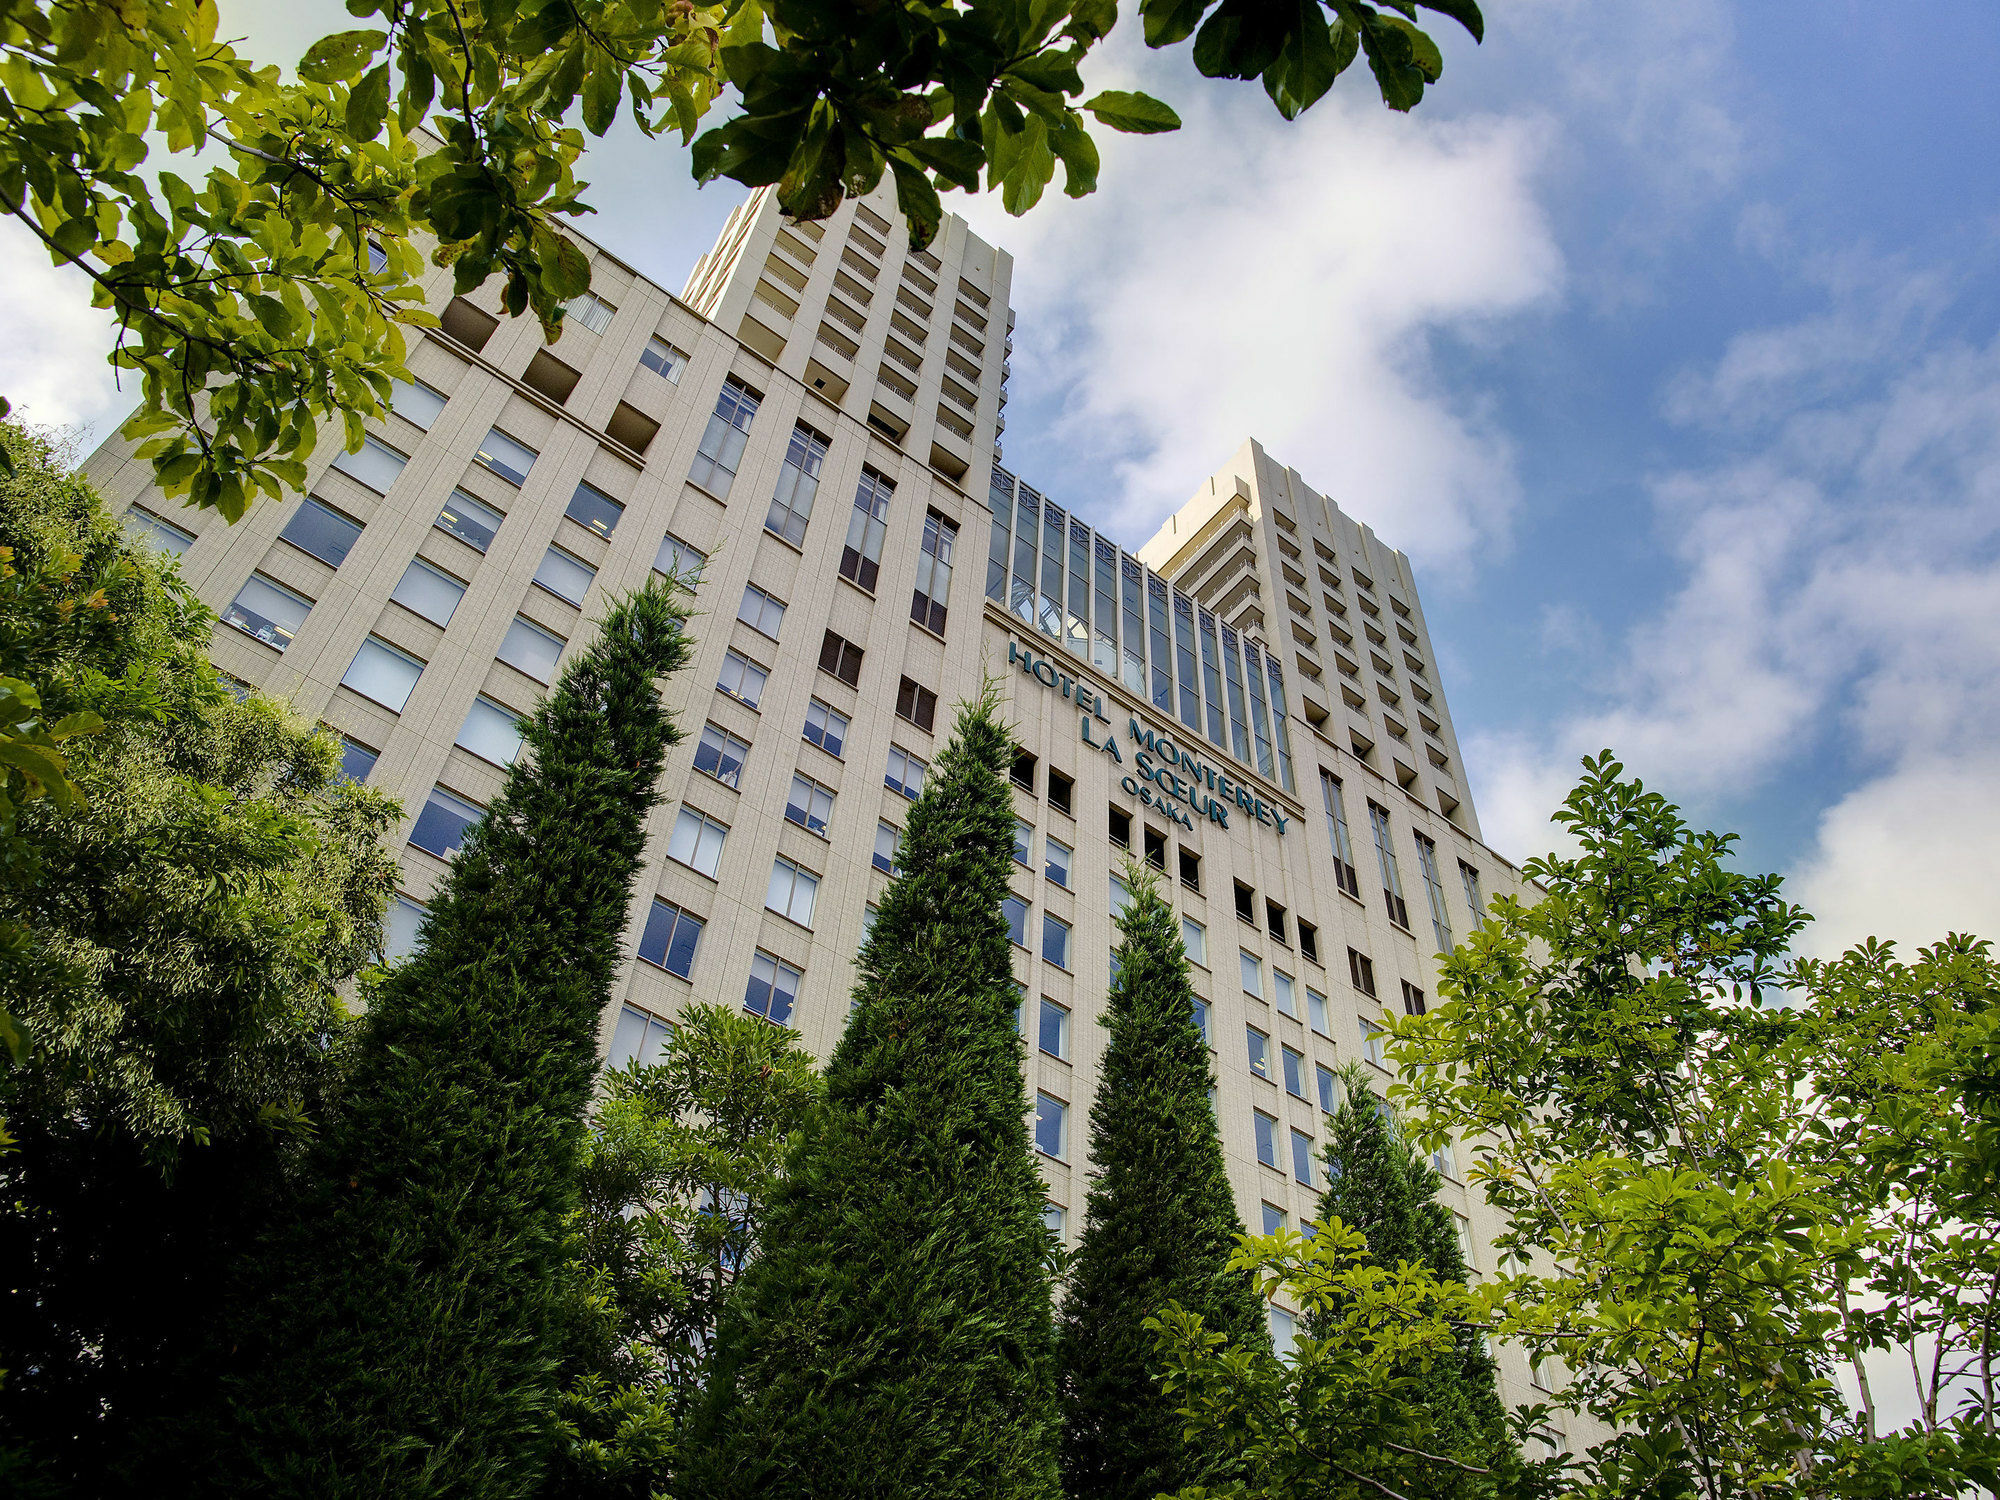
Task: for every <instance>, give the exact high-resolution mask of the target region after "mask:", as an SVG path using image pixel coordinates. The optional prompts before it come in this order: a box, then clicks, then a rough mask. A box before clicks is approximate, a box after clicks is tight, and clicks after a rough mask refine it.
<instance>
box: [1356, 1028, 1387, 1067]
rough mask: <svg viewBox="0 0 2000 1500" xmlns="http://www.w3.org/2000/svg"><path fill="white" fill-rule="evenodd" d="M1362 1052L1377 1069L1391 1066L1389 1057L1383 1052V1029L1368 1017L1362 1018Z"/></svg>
mask: <svg viewBox="0 0 2000 1500" xmlns="http://www.w3.org/2000/svg"><path fill="white" fill-rule="evenodd" d="M1361 1050H1362V1052H1363V1053H1364V1054H1365V1055H1366V1056H1367V1058H1368V1060H1369V1061H1370V1062H1372V1063H1373V1064H1375V1066H1376V1067H1378V1068H1386V1067H1388V1066H1389V1058H1388V1055H1387V1054H1386V1053H1385V1052H1383V1050H1382V1028H1381V1027H1380V1026H1377V1025H1376V1024H1375V1023H1374V1022H1373V1021H1371V1020H1369V1019H1368V1018H1367V1017H1366V1016H1363V1017H1362V1018H1361Z"/></svg>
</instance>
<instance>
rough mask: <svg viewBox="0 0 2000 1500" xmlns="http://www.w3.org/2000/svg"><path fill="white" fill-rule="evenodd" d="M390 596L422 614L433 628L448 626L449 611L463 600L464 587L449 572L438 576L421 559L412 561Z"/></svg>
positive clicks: (439, 573)
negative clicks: (434, 626)
mask: <svg viewBox="0 0 2000 1500" xmlns="http://www.w3.org/2000/svg"><path fill="white" fill-rule="evenodd" d="M389 597H390V598H391V599H393V600H395V602H396V603H398V604H400V605H402V606H403V608H405V609H407V610H409V611H410V612H411V613H412V614H418V615H422V616H423V617H424V618H425V619H426V620H429V621H430V622H431V623H432V624H433V625H449V624H450V623H451V616H452V611H453V610H455V609H457V608H458V601H459V600H461V599H463V598H464V597H465V585H464V584H462V583H460V582H459V581H458V580H457V579H456V578H453V577H452V576H451V575H450V574H448V573H441V572H439V571H438V570H437V569H436V568H434V567H432V566H431V565H430V564H429V563H427V562H424V561H422V560H421V559H414V558H413V559H412V560H411V562H410V565H409V566H408V567H407V568H405V569H404V570H403V577H402V580H401V581H400V582H399V583H397V585H396V590H395V592H394V593H392V594H390V595H389Z"/></svg>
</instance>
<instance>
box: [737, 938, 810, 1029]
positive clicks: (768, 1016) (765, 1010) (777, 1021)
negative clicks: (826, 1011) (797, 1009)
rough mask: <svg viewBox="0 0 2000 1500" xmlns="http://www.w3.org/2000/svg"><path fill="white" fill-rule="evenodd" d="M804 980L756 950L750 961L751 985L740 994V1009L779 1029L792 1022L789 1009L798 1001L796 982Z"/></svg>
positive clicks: (775, 960) (781, 963)
mask: <svg viewBox="0 0 2000 1500" xmlns="http://www.w3.org/2000/svg"><path fill="white" fill-rule="evenodd" d="M805 977H806V976H805V974H804V973H803V972H802V971H800V970H798V969H795V968H793V967H792V966H791V965H790V964H788V963H786V962H785V961H784V960H783V959H781V958H774V957H772V956H771V955H770V954H768V953H766V952H765V951H764V950H763V949H762V948H759V949H758V950H757V954H756V956H755V957H754V958H752V959H751V960H750V983H749V985H748V987H747V988H745V989H744V991H743V1008H744V1009H745V1010H747V1011H749V1012H750V1014H751V1015H753V1016H762V1017H763V1018H764V1019H765V1020H767V1021H769V1022H770V1023H771V1024H772V1025H774V1026H782V1025H784V1024H785V1023H786V1022H787V1021H789V1020H791V1018H792V1007H793V1006H794V1005H796V1004H797V1003H798V999H799V981H800V980H802V979H804V978H805Z"/></svg>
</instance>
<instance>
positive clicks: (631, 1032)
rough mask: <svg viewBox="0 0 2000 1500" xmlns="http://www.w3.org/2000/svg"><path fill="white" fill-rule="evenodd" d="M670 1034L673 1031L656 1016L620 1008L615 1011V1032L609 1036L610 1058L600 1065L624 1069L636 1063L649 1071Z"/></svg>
mask: <svg viewBox="0 0 2000 1500" xmlns="http://www.w3.org/2000/svg"><path fill="white" fill-rule="evenodd" d="M673 1032H674V1028H673V1027H672V1026H670V1025H668V1024H667V1023H666V1022H665V1021H662V1020H661V1019H660V1018H659V1017H658V1016H649V1015H647V1014H646V1013H645V1012H644V1011H643V1010H640V1009H639V1008H638V1007H637V1006H632V1005H627V1006H624V1007H623V1008H621V1009H620V1010H619V1012H618V1029H617V1030H616V1031H614V1032H613V1033H612V1034H611V1055H610V1056H609V1057H608V1058H606V1059H605V1064H604V1065H605V1066H606V1067H608V1068H624V1067H629V1066H631V1065H632V1064H635V1063H636V1064H637V1065H638V1066H639V1067H642V1068H650V1067H652V1066H653V1065H654V1064H655V1063H657V1062H658V1061H659V1060H660V1053H661V1051H662V1050H663V1049H664V1048H665V1047H666V1045H667V1038H668V1037H670V1036H672V1035H673Z"/></svg>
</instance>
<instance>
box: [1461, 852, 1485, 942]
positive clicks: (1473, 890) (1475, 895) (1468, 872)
mask: <svg viewBox="0 0 2000 1500" xmlns="http://www.w3.org/2000/svg"><path fill="white" fill-rule="evenodd" d="M1458 881H1459V884H1460V885H1462V886H1464V887H1465V909H1466V910H1467V911H1469V912H1471V913H1472V925H1473V926H1475V927H1477V926H1478V925H1479V924H1480V923H1481V922H1483V921H1485V920H1486V898H1485V896H1483V895H1481V894H1480V890H1479V872H1478V871H1477V870H1475V869H1473V868H1472V866H1471V865H1469V864H1467V863H1466V862H1465V861H1464V860H1462V859H1461V860H1460V861H1459V862H1458Z"/></svg>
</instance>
